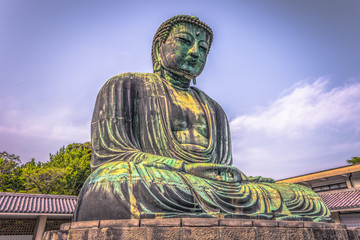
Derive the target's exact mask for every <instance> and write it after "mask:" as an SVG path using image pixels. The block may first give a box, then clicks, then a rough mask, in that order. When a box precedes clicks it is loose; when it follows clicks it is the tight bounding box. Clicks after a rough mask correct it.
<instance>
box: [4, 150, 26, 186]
mask: <svg viewBox="0 0 360 240" xmlns="http://www.w3.org/2000/svg"><path fill="white" fill-rule="evenodd" d="M19 163H20V157H19V156H15V155H14V154H8V153H7V152H2V153H0V191H3V192H18V191H20V190H22V189H23V188H24V187H23V181H22V179H21V173H22V171H21V168H20V167H19Z"/></svg>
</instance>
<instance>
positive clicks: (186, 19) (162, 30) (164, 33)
mask: <svg viewBox="0 0 360 240" xmlns="http://www.w3.org/2000/svg"><path fill="white" fill-rule="evenodd" d="M178 23H188V24H192V25H195V26H198V27H200V28H202V29H204V30H205V31H206V32H207V33H208V34H209V36H210V43H209V49H208V51H209V50H210V47H211V44H212V41H213V37H214V33H213V31H212V29H211V28H210V27H209V26H208V25H207V24H206V23H204V22H202V21H200V19H199V18H198V17H195V16H189V15H177V16H174V17H171V18H169V19H168V20H166V21H165V22H163V23H162V24H161V25H160V27H159V28H158V29H157V31H156V33H155V35H154V38H153V42H152V49H151V57H152V63H153V66H154V64H155V61H156V59H155V42H156V41H157V40H160V41H159V42H161V43H164V42H166V40H167V38H168V36H169V34H170V32H171V30H172V28H173V27H174V25H176V24H178Z"/></svg>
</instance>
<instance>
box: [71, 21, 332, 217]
mask: <svg viewBox="0 0 360 240" xmlns="http://www.w3.org/2000/svg"><path fill="white" fill-rule="evenodd" d="M212 39H213V33H212V30H211V28H210V27H208V26H207V25H206V24H205V23H203V22H201V21H200V20H199V19H198V18H196V17H191V16H185V15H179V16H175V17H173V18H170V19H169V20H167V21H165V22H164V23H163V24H162V25H161V26H160V27H159V29H158V31H157V32H156V34H155V36H154V41H153V48H152V59H153V67H154V73H148V74H142V73H125V74H120V75H118V76H115V77H113V78H112V79H110V80H109V81H108V82H107V83H106V84H105V85H104V86H103V88H102V89H101V90H100V92H99V95H98V97H97V100H96V105H95V110H94V115H93V120H92V125H91V128H92V131H91V132H92V133H91V135H92V150H93V153H92V160H91V167H92V170H93V172H92V174H91V176H90V177H89V178H88V180H87V181H86V183H85V184H84V186H83V189H82V191H81V193H80V196H79V200H78V205H77V208H76V211H75V215H74V221H83V220H98V219H120V218H124V219H130V218H166V217H216V218H262V219H278V220H309V221H332V220H331V217H330V211H329V210H328V208H327V207H326V205H325V204H324V202H323V201H322V200H321V198H320V197H319V196H318V195H317V194H316V193H314V192H313V191H312V190H310V189H308V188H306V187H303V186H300V185H295V184H284V183H283V184H276V183H274V181H273V180H272V179H269V178H260V177H258V178H249V177H247V176H246V175H245V174H244V173H242V172H241V171H240V170H239V169H237V168H236V167H233V166H231V164H232V154H231V142H230V131H229V124H228V120H227V118H226V115H225V113H224V111H223V110H222V108H221V107H220V106H219V105H218V104H217V103H216V102H215V101H214V100H212V99H211V98H210V97H208V96H207V95H206V94H205V93H204V92H202V91H201V90H199V89H197V88H195V87H190V81H191V80H193V79H195V78H196V77H197V76H199V75H200V73H201V72H202V70H203V68H204V66H205V62H206V58H207V54H208V52H209V50H210V47H211V44H212Z"/></svg>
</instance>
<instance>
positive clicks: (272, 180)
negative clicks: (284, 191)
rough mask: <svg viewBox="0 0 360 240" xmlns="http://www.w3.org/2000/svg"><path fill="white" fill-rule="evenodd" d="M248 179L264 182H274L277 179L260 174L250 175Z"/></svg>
mask: <svg viewBox="0 0 360 240" xmlns="http://www.w3.org/2000/svg"><path fill="white" fill-rule="evenodd" d="M248 181H249V182H264V183H274V182H275V180H274V179H272V178H265V177H260V176H256V177H249V179H248Z"/></svg>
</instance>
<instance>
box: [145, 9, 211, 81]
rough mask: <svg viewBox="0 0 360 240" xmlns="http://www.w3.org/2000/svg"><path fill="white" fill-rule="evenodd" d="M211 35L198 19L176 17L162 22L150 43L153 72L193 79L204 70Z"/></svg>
mask: <svg viewBox="0 0 360 240" xmlns="http://www.w3.org/2000/svg"><path fill="white" fill-rule="evenodd" d="M212 40H213V32H212V30H211V28H210V27H209V26H208V25H206V24H205V23H203V22H201V21H200V20H199V19H198V18H197V17H194V16H187V15H178V16H175V17H172V18H170V19H168V20H166V21H165V22H163V23H162V24H161V25H160V27H159V28H158V30H157V31H156V33H155V36H154V39H153V44H152V52H151V55H152V61H153V69H154V73H156V72H160V71H161V70H167V71H169V72H171V73H173V74H176V75H179V76H184V77H186V78H187V79H189V80H190V79H193V78H195V77H197V76H199V75H200V73H201V72H202V70H203V69H204V66H205V63H206V58H207V54H208V53H209V50H210V47H211V44H212Z"/></svg>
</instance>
